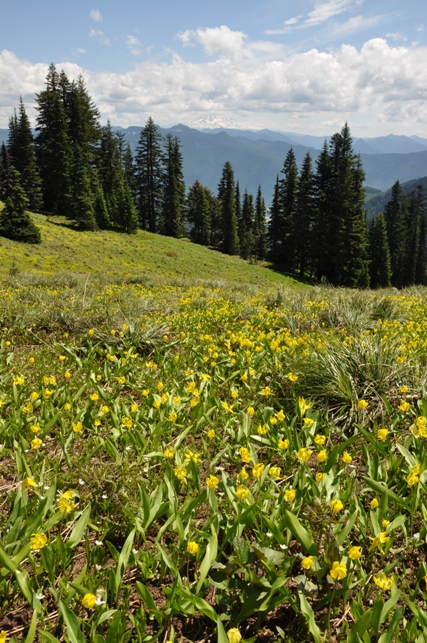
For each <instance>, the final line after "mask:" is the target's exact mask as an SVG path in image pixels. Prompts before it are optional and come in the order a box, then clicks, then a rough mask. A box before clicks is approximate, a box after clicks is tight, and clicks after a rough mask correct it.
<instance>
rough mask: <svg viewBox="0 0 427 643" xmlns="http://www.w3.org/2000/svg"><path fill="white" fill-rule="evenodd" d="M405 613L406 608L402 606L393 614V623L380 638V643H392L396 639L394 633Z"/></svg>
mask: <svg viewBox="0 0 427 643" xmlns="http://www.w3.org/2000/svg"><path fill="white" fill-rule="evenodd" d="M404 611H405V607H403V606H402V607H400V608H399V609H398V610H397V611H396V612H395V613H394V614H393V618H392V619H391V622H390V625H389V627H388V629H387V631H386V632H384V634H382V635H381V636H380V638H379V639H378V643H392V641H393V639H394V631H395V629H396V627H397V626H398V624H399V621H400V619H401V618H402V616H403V613H404Z"/></svg>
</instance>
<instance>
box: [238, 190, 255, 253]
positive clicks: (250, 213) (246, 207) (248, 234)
mask: <svg viewBox="0 0 427 643" xmlns="http://www.w3.org/2000/svg"><path fill="white" fill-rule="evenodd" d="M253 225H254V204H253V197H252V195H251V194H248V192H247V190H245V193H244V195H243V206H242V213H241V217H240V229H239V237H240V239H239V240H240V256H241V257H242V259H250V258H251V256H252V247H253Z"/></svg>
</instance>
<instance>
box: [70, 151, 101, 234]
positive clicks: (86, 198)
mask: <svg viewBox="0 0 427 643" xmlns="http://www.w3.org/2000/svg"><path fill="white" fill-rule="evenodd" d="M73 157H74V163H73V166H72V168H71V174H72V177H73V181H72V184H71V200H72V218H73V219H74V220H75V221H76V222H77V224H78V227H79V228H80V229H81V230H96V229H97V227H98V226H97V224H96V219H95V208H94V202H95V195H94V194H93V190H92V186H91V182H90V178H89V175H88V168H87V165H86V163H85V162H84V152H83V151H82V150H81V148H80V146H79V145H78V144H76V145H75V148H74V153H73Z"/></svg>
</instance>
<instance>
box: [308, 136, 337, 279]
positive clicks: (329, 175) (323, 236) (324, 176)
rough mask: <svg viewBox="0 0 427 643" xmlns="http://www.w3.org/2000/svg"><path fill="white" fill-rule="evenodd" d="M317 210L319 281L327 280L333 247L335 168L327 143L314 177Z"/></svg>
mask: <svg viewBox="0 0 427 643" xmlns="http://www.w3.org/2000/svg"><path fill="white" fill-rule="evenodd" d="M314 188H315V208H314V223H313V236H312V246H311V253H312V263H313V268H312V272H313V274H315V276H316V278H317V280H318V281H321V280H322V279H324V278H326V275H327V274H328V273H329V266H330V264H331V262H332V257H330V253H331V250H332V248H331V245H330V243H329V236H330V234H331V231H330V229H329V227H330V223H331V222H330V219H329V203H330V202H331V198H332V188H333V168H332V160H331V157H330V154H329V148H328V144H327V142H326V141H325V143H324V145H323V148H322V151H321V152H320V154H319V156H318V157H317V159H316V173H315V177H314Z"/></svg>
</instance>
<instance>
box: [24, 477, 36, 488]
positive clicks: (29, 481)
mask: <svg viewBox="0 0 427 643" xmlns="http://www.w3.org/2000/svg"><path fill="white" fill-rule="evenodd" d="M22 486H23V487H24V489H29V488H30V487H35V488H36V489H37V487H38V486H39V485H38V484H37V482H34V480H33V479H32V478H24V479H23V481H22Z"/></svg>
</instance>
